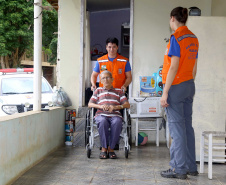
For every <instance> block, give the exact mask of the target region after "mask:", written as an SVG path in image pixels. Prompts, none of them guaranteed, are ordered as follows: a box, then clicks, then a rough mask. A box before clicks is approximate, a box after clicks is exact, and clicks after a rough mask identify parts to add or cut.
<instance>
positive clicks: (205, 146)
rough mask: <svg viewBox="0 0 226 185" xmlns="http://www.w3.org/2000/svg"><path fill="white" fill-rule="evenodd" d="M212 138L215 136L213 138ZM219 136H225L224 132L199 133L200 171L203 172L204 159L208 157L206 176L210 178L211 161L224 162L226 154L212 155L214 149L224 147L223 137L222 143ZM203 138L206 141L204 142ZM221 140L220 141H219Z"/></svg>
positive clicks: (223, 148) (225, 146)
mask: <svg viewBox="0 0 226 185" xmlns="http://www.w3.org/2000/svg"><path fill="white" fill-rule="evenodd" d="M213 138H217V139H214V140H213ZM219 138H226V132H218V131H204V132H202V134H201V144H200V173H204V159H205V157H208V178H209V179H212V178H213V177H212V173H213V172H212V171H213V167H212V166H213V162H226V159H225V157H226V155H213V152H214V150H224V154H225V149H226V144H225V139H224V143H223V142H222V140H219ZM205 139H206V140H208V142H205ZM220 141H221V142H220Z"/></svg>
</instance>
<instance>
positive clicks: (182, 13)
mask: <svg viewBox="0 0 226 185" xmlns="http://www.w3.org/2000/svg"><path fill="white" fill-rule="evenodd" d="M172 16H174V17H175V18H176V20H177V21H178V22H180V23H184V24H185V23H186V22H187V19H188V9H187V8H183V7H180V6H179V7H176V8H174V9H173V10H172V11H171V13H170V17H172Z"/></svg>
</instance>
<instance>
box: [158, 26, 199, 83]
mask: <svg viewBox="0 0 226 185" xmlns="http://www.w3.org/2000/svg"><path fill="white" fill-rule="evenodd" d="M172 35H174V37H175V39H176V41H177V42H178V44H179V46H180V60H179V67H178V71H177V74H176V76H175V78H174V81H173V83H172V85H177V84H180V83H182V82H185V81H188V80H191V79H193V68H194V65H195V61H196V56H197V53H198V49H199V42H198V39H197V37H196V36H195V35H194V34H193V33H192V32H191V31H190V30H189V29H188V28H187V26H181V27H179V28H178V29H177V30H176V31H175V33H173V34H172ZM172 35H171V36H172ZM169 49H170V41H169V43H168V45H167V48H166V52H165V56H164V63H163V69H162V83H163V84H165V83H166V78H167V74H168V71H169V68H170V65H171V57H170V56H168V53H169Z"/></svg>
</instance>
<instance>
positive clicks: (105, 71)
mask: <svg viewBox="0 0 226 185" xmlns="http://www.w3.org/2000/svg"><path fill="white" fill-rule="evenodd" d="M103 74H109V76H110V77H111V78H112V73H111V72H110V71H108V70H104V71H103V72H102V73H100V75H101V76H102V75H103Z"/></svg>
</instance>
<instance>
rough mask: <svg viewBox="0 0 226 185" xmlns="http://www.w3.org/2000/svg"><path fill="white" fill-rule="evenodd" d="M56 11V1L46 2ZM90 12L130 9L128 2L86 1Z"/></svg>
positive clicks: (128, 0) (119, 0) (113, 0)
mask: <svg viewBox="0 0 226 185" xmlns="http://www.w3.org/2000/svg"><path fill="white" fill-rule="evenodd" d="M47 1H48V2H49V3H50V4H51V5H52V6H53V7H54V8H55V9H56V10H58V0H47ZM86 1H87V10H88V11H90V12H97V11H106V10H117V9H124V8H130V0H86Z"/></svg>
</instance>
